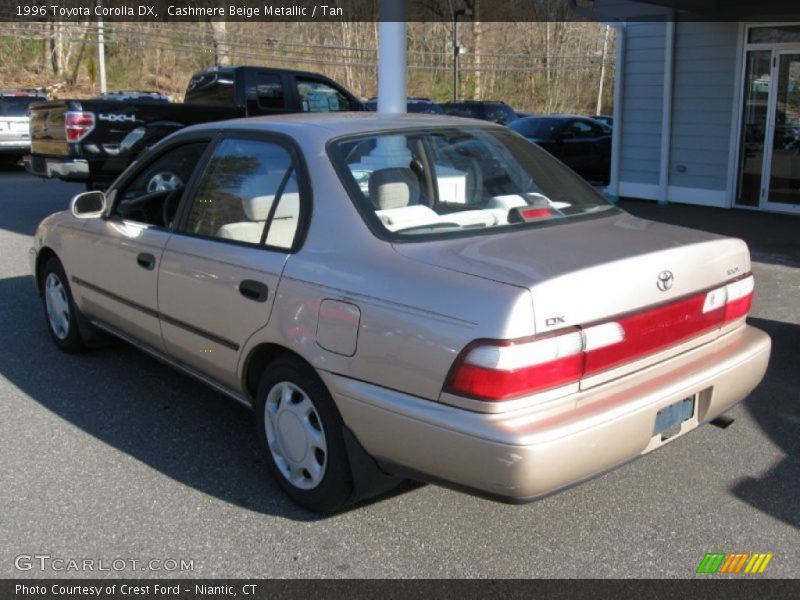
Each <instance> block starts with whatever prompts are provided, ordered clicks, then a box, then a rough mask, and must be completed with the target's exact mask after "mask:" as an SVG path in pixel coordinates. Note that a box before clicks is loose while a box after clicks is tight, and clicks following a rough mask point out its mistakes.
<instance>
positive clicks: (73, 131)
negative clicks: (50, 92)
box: [64, 110, 94, 142]
mask: <svg viewBox="0 0 800 600" xmlns="http://www.w3.org/2000/svg"><path fill="white" fill-rule="evenodd" d="M64 128H65V129H66V132H67V141H68V142H79V141H80V140H82V139H83V138H85V137H86V136H87V135H89V132H91V131H92V129H94V113H90V112H84V111H75V110H70V111H67V112H66V113H65V114H64Z"/></svg>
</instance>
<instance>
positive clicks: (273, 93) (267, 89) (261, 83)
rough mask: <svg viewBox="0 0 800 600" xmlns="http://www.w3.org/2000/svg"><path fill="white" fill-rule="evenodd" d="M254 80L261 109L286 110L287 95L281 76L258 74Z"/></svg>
mask: <svg viewBox="0 0 800 600" xmlns="http://www.w3.org/2000/svg"><path fill="white" fill-rule="evenodd" d="M254 79H255V84H256V85H255V88H256V89H255V93H256V101H257V102H258V106H259V108H267V109H269V108H272V109H282V108H286V94H284V90H283V80H282V78H281V76H280V75H270V74H268V73H256V74H255V75H254Z"/></svg>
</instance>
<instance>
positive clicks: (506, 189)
mask: <svg viewBox="0 0 800 600" xmlns="http://www.w3.org/2000/svg"><path fill="white" fill-rule="evenodd" d="M330 153H331V158H332V160H333V161H334V163H335V164H336V166H337V168H338V171H339V173H340V176H341V177H342V179H343V182H344V184H345V187H346V188H347V189H348V191H349V192H350V194H351V196H352V197H353V201H354V202H355V203H356V205H357V206H358V208H359V210H360V212H361V213H362V214H363V215H364V216H365V218H366V219H367V221H368V222H369V223H371V224H372V225H373V227H374V228H376V229H377V232H378V233H379V235H382V236H385V237H388V238H390V239H405V240H411V239H420V238H424V237H426V236H431V235H441V234H446V235H447V234H451V235H471V234H473V233H475V232H486V231H487V230H492V231H501V230H504V229H510V228H515V227H528V226H534V225H539V224H543V223H552V222H554V221H564V220H568V219H574V218H578V217H582V216H587V215H591V214H601V213H606V212H615V211H616V210H617V209H616V208H614V206H613V205H612V204H611V203H609V202H608V201H607V200H606V199H605V198H604V197H603V196H602V195H601V194H599V193H598V192H597V191H595V190H594V189H593V188H592V187H591V186H589V185H588V184H586V183H585V182H584V181H582V180H581V179H580V178H579V177H577V176H576V175H575V174H574V173H572V172H571V171H570V170H569V169H567V168H566V167H564V166H563V165H561V164H560V163H559V162H558V161H556V160H554V159H553V158H552V157H550V155H548V154H547V153H546V152H544V151H543V150H541V149H539V148H538V147H537V146H535V145H533V144H531V143H530V142H528V141H526V140H524V139H523V138H521V137H519V136H517V135H515V134H513V133H510V132H508V131H506V130H499V129H488V128H478V127H474V128H472V127H470V128H442V129H438V130H417V131H404V132H387V133H385V134H379V135H375V134H371V135H363V136H354V137H348V138H343V139H340V140H337V141H336V142H334V143H333V144H332V145H331V150H330Z"/></svg>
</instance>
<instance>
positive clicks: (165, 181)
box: [147, 171, 184, 193]
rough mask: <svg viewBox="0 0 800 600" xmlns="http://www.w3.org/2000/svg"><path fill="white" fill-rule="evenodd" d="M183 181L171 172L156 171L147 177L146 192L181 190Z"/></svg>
mask: <svg viewBox="0 0 800 600" xmlns="http://www.w3.org/2000/svg"><path fill="white" fill-rule="evenodd" d="M183 185H184V183H183V180H182V179H181V178H180V177H179V176H178V175H176V174H175V173H173V172H172V171H158V172H156V173H153V174H152V175H150V176H149V178H148V180H147V191H148V192H150V193H152V192H165V191H172V190H177V189H179V188H182V187H183Z"/></svg>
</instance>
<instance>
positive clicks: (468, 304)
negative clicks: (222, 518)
mask: <svg viewBox="0 0 800 600" xmlns="http://www.w3.org/2000/svg"><path fill="white" fill-rule="evenodd" d="M31 266H32V269H33V272H34V274H35V276H36V283H37V285H38V287H39V290H40V292H41V295H42V298H43V300H44V307H45V313H46V316H47V322H48V323H49V327H50V332H51V334H52V337H53V340H54V341H55V343H56V344H57V345H58V346H59V347H60V348H61V349H62V350H65V351H68V352H73V351H77V350H80V349H82V348H83V347H85V346H86V345H91V344H93V343H94V342H95V341H96V340H97V339H98V335H99V333H100V332H105V333H111V334H113V335H114V336H117V337H120V338H122V339H124V340H127V341H128V342H130V343H132V344H134V345H136V346H137V347H139V348H141V349H143V350H145V351H147V352H149V353H151V354H153V355H155V356H157V357H159V358H161V359H162V360H165V361H167V362H169V363H171V364H173V365H174V366H176V367H178V368H179V369H181V370H182V371H184V372H187V373H190V374H192V375H194V376H196V377H198V378H200V379H201V380H203V381H205V382H206V383H208V384H210V385H212V386H213V387H215V388H217V389H218V390H221V391H223V392H225V393H227V394H228V395H230V396H232V397H234V398H236V399H238V400H240V401H241V402H244V403H246V404H247V405H249V406H252V407H253V408H254V410H255V412H256V415H257V419H256V421H257V425H258V432H259V436H260V438H261V440H263V444H264V450H265V454H266V456H267V458H268V460H267V463H268V465H269V468H270V470H271V472H272V473H273V475H274V476H275V479H276V480H277V482H278V483H279V484H280V485H281V487H282V488H283V489H284V490H285V491H286V493H287V494H288V495H289V496H290V497H291V498H292V499H294V500H295V501H296V502H298V503H300V504H301V505H303V506H305V507H307V508H309V509H311V510H316V511H333V510H337V509H340V508H342V507H344V506H346V505H347V504H348V503H350V502H352V501H353V500H354V499H356V498H358V497H366V496H369V495H371V494H375V493H378V492H380V491H382V490H385V489H388V488H389V487H390V486H392V485H393V484H394V483H395V482H396V481H399V478H400V477H411V478H415V479H420V480H425V481H432V482H438V483H442V484H446V485H451V486H455V487H458V488H461V489H465V490H469V491H472V492H474V493H478V494H482V495H486V496H489V497H493V498H499V499H505V500H512V501H524V500H529V499H532V498H535V497H537V496H541V495H542V494H546V493H549V492H552V491H554V490H558V489H559V488H562V487H564V486H567V485H570V484H573V483H576V482H578V481H581V480H584V479H586V478H589V477H591V476H593V475H596V474H599V473H601V472H603V471H606V470H608V469H610V468H612V467H615V466H617V465H620V464H621V463H624V462H626V461H628V460H631V459H633V458H635V457H637V456H639V455H641V454H643V453H646V452H649V451H651V450H653V449H655V448H659V447H660V446H662V445H664V444H665V443H667V442H669V441H672V440H673V439H675V438H677V437H679V436H681V435H683V434H684V433H686V432H688V431H690V430H692V429H694V428H696V427H697V426H698V425H700V424H702V423H705V422H708V421H710V420H712V419H714V418H715V417H716V416H717V415H719V414H720V413H721V412H723V411H725V410H726V409H728V408H730V407H731V406H733V405H734V404H735V403H737V402H739V401H740V400H742V399H743V398H744V397H745V396H746V395H747V394H748V393H749V392H750V391H751V390H752V389H753V388H754V387H755V386H756V385H757V384H758V382H759V381H760V380H761V379H762V377H763V375H764V371H765V369H766V366H767V361H768V358H769V353H770V340H769V338H768V337H767V336H766V335H765V334H764V333H762V332H760V331H758V330H756V329H754V328H752V327H749V326H748V325H746V323H745V318H746V316H747V313H748V311H749V310H750V306H751V302H752V296H753V277H752V275H751V273H750V259H749V254H748V250H747V247H746V245H745V244H744V243H743V242H742V241H740V240H736V239H730V238H723V237H718V236H715V235H711V234H707V233H702V232H698V231H693V230H689V229H682V228H678V227H672V226H668V225H662V224H658V223H652V222H649V221H645V220H642V219H638V218H634V217H632V216H630V215H628V214H626V213H624V212H623V211H621V210H619V209H618V208H616V207H615V206H613V205H612V204H610V203H609V202H607V201H606V200H605V199H604V198H603V197H602V196H601V195H600V194H598V193H597V192H596V191H595V190H594V189H592V188H591V187H590V186H589V185H587V184H585V183H584V182H583V181H582V180H581V179H580V178H579V177H577V176H576V175H575V174H574V173H573V172H572V171H570V170H569V169H568V168H566V167H565V166H563V165H562V164H561V163H559V162H558V161H556V160H555V159H553V158H552V157H551V156H549V155H548V154H547V153H545V152H544V151H542V150H540V149H539V148H537V147H536V146H535V145H533V144H531V143H530V142H528V141H526V140H525V139H523V138H522V137H520V136H518V135H517V134H515V133H514V132H511V131H509V130H508V129H506V128H503V127H500V126H496V125H490V124H486V123H479V122H476V121H471V120H466V119H456V118H450V117H439V116H431V117H429V116H424V115H413V116H411V115H408V116H405V115H404V116H395V117H385V116H383V117H382V116H378V115H375V114H369V113H365V114H358V115H355V114H350V115H347V114H340V115H311V116H309V115H292V116H286V117H285V118H284V117H269V118H266V119H260V118H254V119H247V120H239V121H229V122H225V123H213V124H211V125H204V126H198V127H191V128H187V129H185V130H182V131H181V132H179V133H177V134H175V135H173V136H171V137H169V138H167V139H166V140H164V141H163V142H161V143H160V144H159V145H158V146H156V147H155V148H153V149H151V150H150V151H149V152H148V153H146V154H145V155H144V156H142V157H141V158H140V159H139V160H138V161H137V162H136V163H135V164H134V165H132V166H131V167H130V168H129V169H128V170H127V171H126V172H125V173H124V174H123V175H122V176H121V177H120V178H119V180H118V181H117V182H116V183H114V185H112V186H111V187H110V188H109V189H108V191H107V192H106V193H105V194H103V193H102V192H86V193H84V194H81V195H79V196H76V197H75V198H74V199H73V201H72V204H71V206H70V210H69V211H65V212H61V213H57V214H54V215H52V216H50V217H48V218H47V219H45V221H44V222H43V223H42V224H41V225H40V226H39V229H38V231H37V233H36V238H35V244H34V248H33V249H32V251H31Z"/></svg>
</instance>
